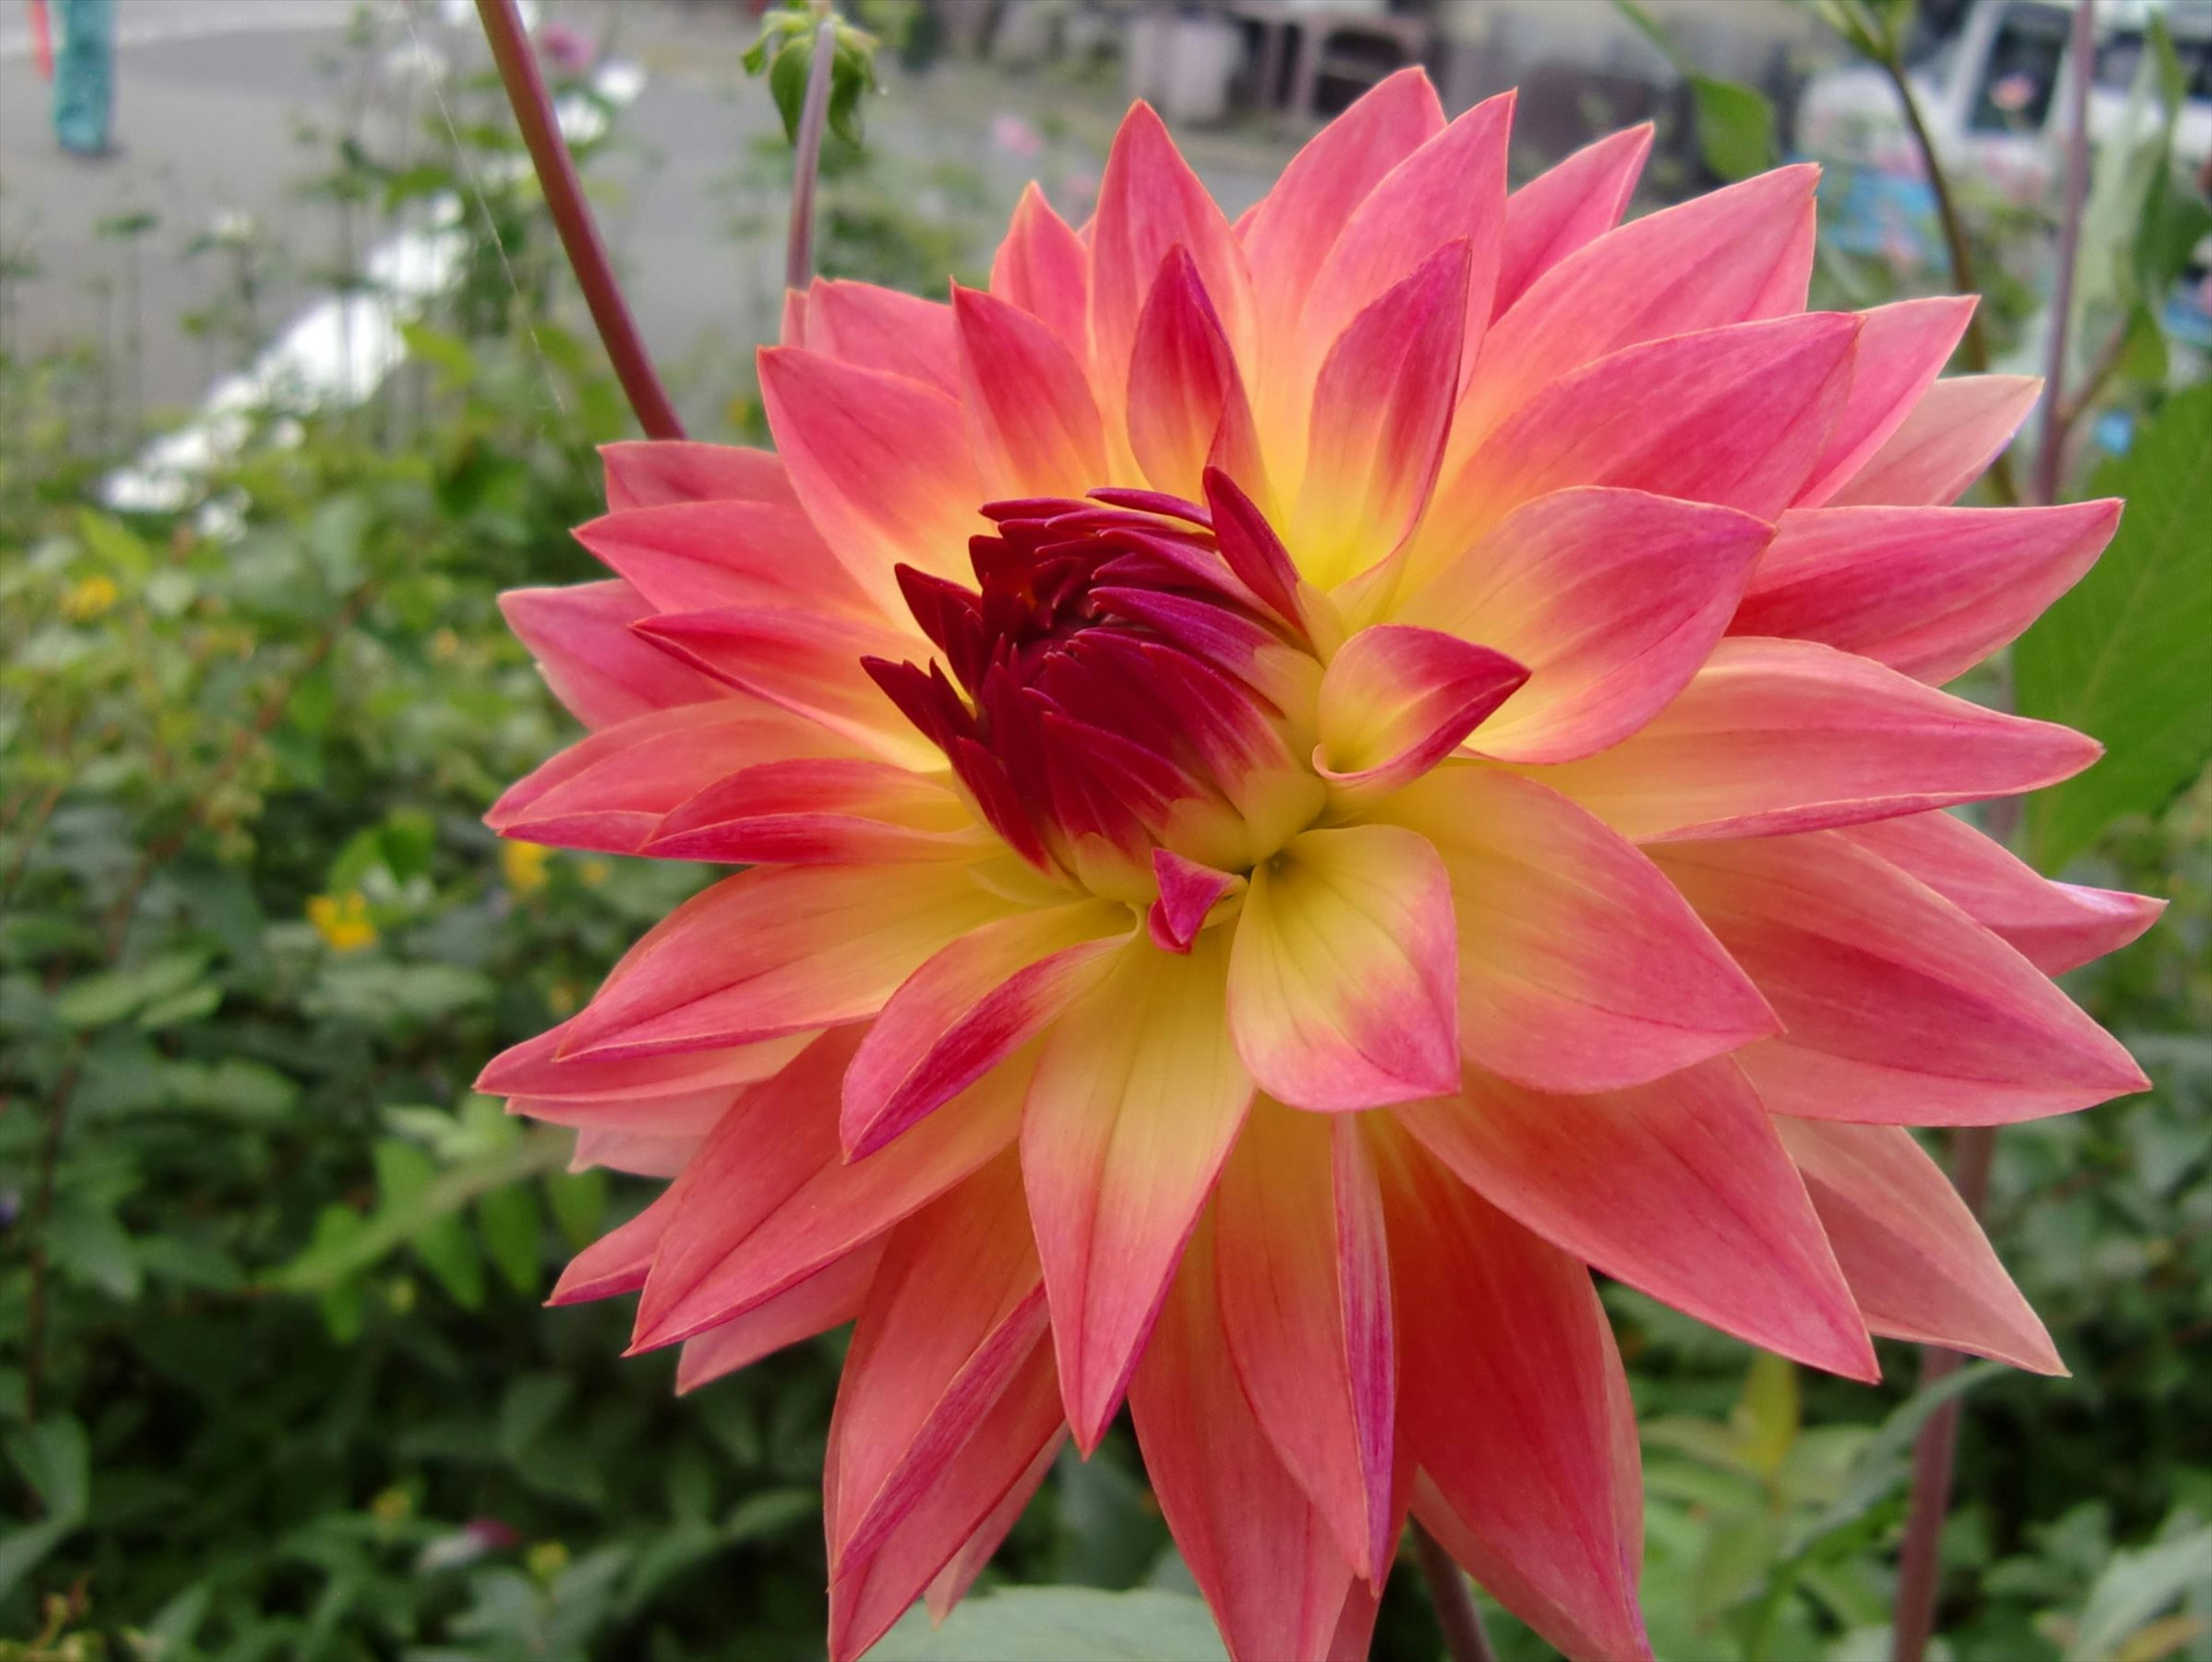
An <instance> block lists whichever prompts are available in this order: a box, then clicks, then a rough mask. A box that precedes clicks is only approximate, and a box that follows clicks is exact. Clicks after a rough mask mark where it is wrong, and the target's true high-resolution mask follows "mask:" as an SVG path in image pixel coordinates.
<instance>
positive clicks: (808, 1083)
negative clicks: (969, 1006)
mask: <svg viewBox="0 0 2212 1662" xmlns="http://www.w3.org/2000/svg"><path fill="white" fill-rule="evenodd" d="M855 1038H856V1035H854V1034H852V1033H848V1032H840V1033H830V1034H828V1035H825V1036H824V1037H823V1038H821V1039H819V1040H817V1041H816V1044H815V1045H814V1047H813V1048H812V1049H811V1050H808V1051H807V1052H806V1053H805V1054H804V1055H802V1056H800V1057H799V1060H798V1061H797V1062H793V1064H792V1065H791V1067H790V1068H788V1069H787V1070H786V1071H785V1072H784V1073H782V1074H781V1075H777V1076H776V1077H775V1079H773V1080H769V1081H765V1082H764V1083H763V1084H760V1085H757V1086H754V1087H752V1088H751V1089H750V1090H749V1091H748V1092H747V1093H745V1095H744V1096H743V1097H741V1098H740V1099H738V1104H737V1105H736V1106H735V1107H734V1108H732V1110H731V1111H730V1112H729V1113H728V1114H727V1115H726V1116H725V1117H724V1118H723V1120H722V1122H721V1123H720V1124H719V1125H717V1126H716V1127H715V1128H714V1132H713V1133H712V1134H711V1135H709V1136H708V1139H707V1141H706V1144H705V1145H704V1146H703V1147H702V1148H701V1149H700V1151H699V1153H698V1154H696V1156H695V1157H694V1158H693V1159H692V1161H691V1163H690V1165H689V1166H686V1167H685V1168H684V1174H683V1175H682V1176H681V1177H679V1178H677V1180H676V1182H675V1183H674V1184H672V1185H671V1187H670V1188H669V1190H668V1191H667V1194H666V1195H665V1196H663V1197H662V1200H661V1201H660V1202H656V1208H658V1207H659V1206H663V1205H665V1206H670V1207H671V1208H672V1210H673V1220H672V1221H671V1223H670V1225H669V1227H668V1229H667V1232H666V1233H665V1235H664V1236H663V1237H662V1239H661V1242H660V1245H659V1251H658V1253H657V1255H656V1256H655V1257H654V1258H653V1270H652V1274H651V1275H650V1277H649V1278H648V1279H647V1282H646V1286H645V1294H644V1296H643V1297H642V1298H641V1299H640V1300H638V1312H637V1327H636V1330H635V1334H634V1335H633V1337H632V1349H633V1350H649V1349H653V1348H656V1347H658V1346H660V1345H665V1344H673V1343H675V1342H677V1341H678V1340H679V1339H688V1338H690V1337H692V1336H694V1335H696V1334H699V1333H703V1332H705V1331H706V1330H708V1329H709V1328H711V1327H714V1326H717V1325H719V1324H721V1323H723V1322H726V1321H728V1320H730V1319H731V1318H733V1317H736V1316H741V1315H743V1314H744V1312H747V1311H749V1310H752V1309H756V1308H757V1307H759V1306H763V1305H765V1304H766V1303H768V1301H769V1300H771V1299H773V1298H775V1297H776V1296H777V1295H778V1294H781V1293H784V1292H786V1291H787V1290H789V1289H790V1288H793V1287H794V1286H796V1285H798V1284H799V1282H803V1281H805V1280H806V1279H807V1278H808V1277H809V1276H811V1275H816V1274H817V1273H818V1272H819V1271H821V1270H822V1269H824V1268H825V1267H826V1266H828V1265H829V1264H831V1263H836V1261H837V1260H838V1259H840V1258H842V1257H844V1256H845V1255H846V1254H848V1253H849V1252H851V1251H854V1249H855V1248H858V1247H860V1246H863V1245H866V1243H867V1242H869V1241H871V1240H872V1239H875V1238H876V1237H877V1236H878V1235H880V1234H882V1233H884V1231H885V1230H887V1229H889V1228H890V1227H891V1226H892V1225H894V1224H896V1223H897V1222H898V1221H900V1220H901V1219H902V1218H905V1217H908V1216H909V1215H912V1214H913V1213H915V1212H916V1211H918V1210H920V1209H921V1208H922V1207H924V1206H927V1204H928V1203H929V1202H931V1201H933V1200H934V1199H936V1198H937V1196H939V1195H941V1194H943V1193H944V1192H945V1190H948V1189H950V1188H951V1187H952V1186H953V1185H954V1184H957V1183H958V1182H959V1181H960V1180H961V1179H962V1178H965V1177H966V1176H968V1175H969V1173H970V1172H974V1171H975V1170H977V1169H978V1168H980V1167H981V1166H983V1165H984V1164H985V1163H986V1162H987V1161H988V1160H990V1159H991V1158H992V1157H993V1156H994V1155H995V1154H998V1153H999V1152H1000V1150H1002V1149H1004V1148H1006V1147H1007V1146H1008V1144H1010V1143H1011V1142H1012V1141H1013V1137H1014V1133H1015V1126H1016V1120H1017V1117H1018V1113H1019V1109H1020V1102H1021V1093H1022V1090H1023V1089H1024V1087H1025V1086H1026V1085H1027V1083H1028V1080H1029V1073H1028V1068H1027V1064H1026V1062H1025V1060H1023V1059H1018V1060H1017V1061H1016V1062H1010V1063H1008V1064H1007V1065H1006V1067H1005V1068H1000V1070H999V1071H998V1072H996V1073H994V1074H991V1075H987V1076H986V1077H984V1078H983V1079H981V1080H980V1081H977V1082H976V1083H975V1085H973V1086H970V1087H969V1088H968V1090H967V1091H965V1092H963V1093H962V1094H961V1095H960V1096H959V1097H958V1098H957V1099H954V1100H953V1101H951V1102H949V1103H947V1104H945V1106H944V1107H942V1108H940V1109H939V1110H938V1111H937V1112H935V1113H934V1114H932V1115H931V1116H930V1117H928V1118H927V1119H926V1120H924V1121H923V1122H922V1123H921V1124H919V1125H917V1126H915V1128H914V1129H913V1130H912V1131H910V1132H908V1134H907V1135H905V1136H904V1137H902V1138H901V1139H900V1140H899V1141H898V1143H897V1145H896V1147H895V1148H889V1149H886V1150H884V1152H883V1153H882V1154H877V1155H875V1156H873V1157H872V1158H871V1159H868V1160H855V1161H853V1162H851V1163H850V1164H848V1163H847V1162H846V1161H845V1160H844V1159H843V1157H842V1154H840V1152H839V1150H838V1148H837V1081H838V1079H839V1077H840V1076H841V1075H842V1073H843V1072H844V1069H845V1067H846V1065H847V1064H848V1062H850V1060H851V1058H852V1054H853V1048H854V1040H855ZM932 1573H934V1566H933V1567H932Z"/></svg>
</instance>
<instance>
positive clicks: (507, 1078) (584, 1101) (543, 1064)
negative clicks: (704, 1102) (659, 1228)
mask: <svg viewBox="0 0 2212 1662" xmlns="http://www.w3.org/2000/svg"><path fill="white" fill-rule="evenodd" d="M571 1020H573V1018H571ZM568 1027H569V1023H568V1022H565V1021H564V1022H562V1024H561V1025H560V1026H557V1027H549V1028H547V1029H546V1030H545V1031H544V1032H542V1033H540V1034H538V1037H537V1038H526V1039H525V1040H523V1041H522V1043H521V1044H516V1045H513V1046H511V1047H509V1048H508V1049H507V1050H502V1051H501V1052H500V1054H499V1055H497V1056H494V1057H493V1058H492V1059H491V1060H490V1061H489V1062H487V1063H485V1064H484V1069H483V1072H482V1073H481V1074H479V1075H477V1081H476V1088H477V1090H479V1091H482V1092H483V1093H484V1094H485V1095H487V1096H495V1097H513V1098H516V1099H527V1100H529V1101H530V1102H532V1104H533V1105H542V1106H547V1107H550V1106H555V1105H568V1106H570V1107H574V1108H576V1109H578V1110H582V1109H585V1108H606V1109H609V1110H611V1111H623V1110H635V1111H640V1112H642V1111H645V1110H646V1107H647V1105H649V1104H651V1103H653V1102H656V1101H659V1100H662V1099H678V1100H687V1101H688V1100H689V1099H691V1098H694V1097H697V1096H699V1095H701V1094H702V1093H706V1094H714V1093H719V1094H720V1098H721V1100H722V1102H723V1103H724V1104H725V1105H726V1104H727V1103H728V1101H729V1099H730V1098H731V1096H732V1094H733V1093H734V1088H735V1087H738V1086H739V1085H750V1083H752V1081H755V1080H758V1079H766V1078H767V1077H768V1076H769V1075H770V1074H774V1073H779V1072H781V1070H782V1068H783V1066H784V1064H785V1063H786V1062H789V1061H790V1060H791V1059H792V1057H793V1056H797V1055H798V1054H799V1051H800V1050H803V1049H805V1042H806V1040H805V1036H804V1035H794V1036H793V1037H789V1038H771V1039H763V1041H761V1042H760V1043H759V1044H741V1045H738V1046H735V1047H733V1048H732V1049H729V1050H690V1051H686V1052H684V1053H683V1054H682V1055H679V1056H647V1057H642V1058H640V1059H637V1060H635V1061H623V1062H600V1061H594V1060H592V1059H591V1058H590V1057H572V1058H568V1059H565V1060H564V1059H563V1058H562V1056H561V1055H560V1050H561V1046H562V1044H565V1043H566V1042H567V1040H568ZM540 1117H544V1118H551V1119H554V1120H555V1121H556V1123H578V1122H575V1121H573V1120H563V1119H561V1118H560V1117H559V1116H558V1115H557V1114H544V1115H541V1116H540ZM718 1117H719V1116H718ZM709 1123H711V1122H709ZM684 1124H685V1125H687V1126H688V1125H689V1124H690V1121H689V1120H687V1121H685V1122H684ZM657 1129H664V1130H672V1129H678V1128H677V1127H676V1126H674V1125H672V1124H671V1125H663V1126H660V1127H659V1128H657ZM701 1129H704V1128H703V1127H702V1128H701Z"/></svg>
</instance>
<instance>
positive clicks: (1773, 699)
mask: <svg viewBox="0 0 2212 1662" xmlns="http://www.w3.org/2000/svg"><path fill="white" fill-rule="evenodd" d="M2099 751H2100V746H2099V745H2098V744H2097V743H2096V741H2095V740H2092V739H2088V738H2085V737H2083V736H2082V735H2081V734H2078V733H2075V732H2074V731H2073V730H2072V729H2071V728H2062V727H2055V726H2053V725H2052V724H2051V723H2050V722H2048V721H2024V720H2022V719H2021V718H2020V717H2018V716H2015V715H2000V714H1998V713H1997V712H1996V711H1995V710H1991V709H1984V708H1983V707H1982V706H1981V705H1979V704H1975V703H1968V702H1967V701H1966V700H1965V699H1963V698H1954V697H1951V696H1950V695H1949V694H1948V693H1942V692H1938V691H1936V690H1935V689H1934V688H1932V687H1925V686H1923V685H1920V684H1919V683H1918V682H1917V681H1913V680H1910V679H1906V678H1905V676H1902V675H1899V673H1897V672H1896V671H1894V670H1891V669H1884V668H1883V667H1881V665H1879V664H1876V663H1874V662H1871V661H1869V660H1867V659H1864V658H1858V657H1854V656H1852V655H1851V654H1848V653H1843V652H1838V651H1836V650H1835V649H1834V648H1832V647H1824V646H1820V645H1817V644H1815V643H1814V642H1810V641H1773V640H1765V639H1760V638H1756V637H1747V636H1737V637H1734V638H1731V639H1729V640H1725V641H1723V642H1721V643H1720V645H1719V647H1718V648H1717V649H1716V650H1715V651H1714V653H1713V655H1712V658H1711V661H1709V662H1708V663H1707V664H1706V666H1705V668H1704V669H1702V670H1700V671H1699V673H1698V674H1697V676H1696V677H1695V678H1694V679H1692V681H1691V682H1690V685H1688V687H1686V689H1685V690H1684V691H1683V692H1682V695H1681V697H1679V698H1677V699H1675V700H1674V703H1672V704H1670V705H1668V707H1667V709H1664V710H1663V711H1662V712H1661V713H1660V715H1658V716H1657V717H1656V719H1655V720H1654V721H1651V722H1650V724H1649V725H1648V726H1646V727H1645V728H1644V729H1643V731H1641V732H1640V733H1638V734H1636V735H1635V736H1634V737H1633V738H1632V739H1629V740H1626V741H1624V742H1623V743H1620V744H1618V745H1615V746H1613V748H1612V749H1611V750H1608V751H1605V752H1601V753H1600V754H1598V755H1596V756H1593V757H1590V758H1588V759H1587V760H1584V761H1580V762H1570V763H1567V764H1565V765H1563V766H1560V767H1557V768H1547V769H1545V770H1544V771H1543V775H1542V776H1543V779H1544V782H1545V783H1547V784H1548V785H1550V786H1552V787H1553V788H1555V789H1558V790H1562V791H1565V793H1566V794H1568V795H1570V796H1571V797H1573V798H1574V799H1575V800H1576V801H1577V802H1580V803H1581V804H1582V805H1583V807H1587V808H1589V809H1590V810H1591V811H1592V812H1593V813H1596V814H1597V815H1599V817H1601V819H1604V820H1605V822H1606V823H1607V825H1611V826H1612V827H1613V829H1614V830H1616V831H1620V833H1621V834H1622V835H1623V836H1626V837H1634V838H1637V839H1638V840H1639V841H1649V840H1651V839H1654V838H1659V837H1751V836H1762V837H1764V836H1772V835H1775V834H1777V833H1778V832H1783V831H1809V830H1814V829H1817V828H1820V827H1822V826H1827V825H1855V824H1858V823H1860V822H1863V821H1865V820H1869V819H1887V818H1889V817H1891V816H1893V815H1895V814H1900V813H1914V812H1916V811H1917V810H1919V809H1921V808H1929V807H1944V806H1947V805H1948V804H1951V803H1954V802H1972V801H1979V800H1981V799H1982V798H1984V797H1989V796H2009V795H2013V794H2017V793H2020V792H2022V791H2029V790H2034V789H2037V788H2039V787H2041V786H2044V785H2049V784H2055V783H2056V782H2057V781H2059V780H2061V779H2065V778H2069V777H2070V776H2073V775H2075V774H2076V773H2079V772H2080V771H2081V770H2082V769H2083V768H2085V767H2087V766H2088V765H2089V764H2090V763H2091V762H2093V761H2094V760H2095V759H2096V758H2097V756H2098V753H2099Z"/></svg>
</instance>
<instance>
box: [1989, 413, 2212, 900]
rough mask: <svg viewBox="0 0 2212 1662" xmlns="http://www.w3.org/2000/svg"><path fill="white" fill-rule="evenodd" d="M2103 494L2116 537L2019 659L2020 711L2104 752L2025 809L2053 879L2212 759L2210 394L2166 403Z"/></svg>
mask: <svg viewBox="0 0 2212 1662" xmlns="http://www.w3.org/2000/svg"><path fill="white" fill-rule="evenodd" d="M2092 484H2093V489H2094V490H2095V491H2096V492H2097V493H2098V494H2100V495H2112V496H2124V497H2125V498H2126V499H2127V504H2128V506H2127V511H2126V513H2125V514H2124V515H2123V516H2122V518H2121V521H2120V528H2119V532H2118V534H2117V535H2116V536H2115V537H2114V538H2113V539H2112V546H2111V547H2109V548H2107V549H2106V551H2105V556H2104V557H2103V558H2102V559H2101V560H2100V561H2099V562H2098V563H2097V564H2096V566H2095V568H2094V569H2092V570H2091V571H2090V573H2089V575H2087V576H2086V577H2084V578H2083V579H2082V580H2081V582H2080V583H2079V584H2077V585H2076V586H2075V588H2074V589H2073V591H2072V592H2071V593H2070V594H2065V595H2063V596H2061V597H2060V599H2059V600H2058V601H2057V604H2056V605H2054V606H2052V607H2051V610H2050V611H2049V612H2045V614H2044V615H2043V618H2042V620H2041V621H2040V622H2039V623H2038V624H2036V625H2035V626H2034V627H2033V629H2031V630H2028V632H2027V634H2026V635H2024V636H2021V639H2020V642H2019V643H2018V644H2017V645H2016V646H2015V648H2013V682H2014V687H2015V699H2016V703H2017V708H2018V709H2019V710H2020V713H2021V715H2033V716H2035V717H2037V718H2039V720H2042V721H2062V722H2064V723H2065V724H2066V725H2067V726H2069V727H2073V728H2080V729H2081V731H2083V732H2084V733H2087V734H2089V735H2090V736H2091V737H2092V738H2094V739H2097V740H2101V741H2102V742H2103V744H2104V746H2105V757H2104V759H2103V760H2102V761H2100V762H2099V763H2098V764H2096V765H2095V766H2093V767H2092V768H2091V769H2090V770H2088V771H2087V772H2086V773H2083V774H2081V775H2078V776H2075V778H2072V779H2069V780H2068V781H2067V782H2065V783H2063V784H2062V785H2059V786H2057V787H2056V788H2053V789H2051V790H2047V791H2044V792H2041V793H2039V794H2038V795H2037V796H2035V797H2034V798H2033V800H2032V801H2030V803H2029V805H2028V813H2027V825H2028V835H2029V842H2030V844H2031V846H2032V848H2033V851H2034V855H2035V859H2036V862H2037V863H2038V864H2039V865H2040V866H2042V867H2043V868H2044V869H2045V870H2046V871H2056V870H2057V869H2059V868H2061V867H2063V865H2064V864H2065V863H2066V862H2067V861H2069V860H2070V859H2072V858H2073V857H2074V855H2077V854H2079V853H2080V852H2081V850H2082V849H2085V848H2087V846H2088V844H2089V843H2090V842H2091V840H2092V839H2093V838H2094V837H2096V835H2097V833H2098V832H2100V831H2102V830H2103V829H2104V828H2105V827H2106V825H2109V824H2110V823H2111V822H2112V820H2113V819H2117V818H2118V816H2119V815H2121V814H2124V813H2156V812H2157V811H2158V810H2159V809H2160V808H2162V807H2165V806H2166V803H2167V802H2168V801H2172V798H2173V797H2174V795H2175V794H2177V793H2179V791H2181V790H2182V789H2184V788H2185V787H2187V785H2188V784H2189V782H2191V780H2193V779H2194V778H2196V777H2197V774H2198V773H2199V772H2200V771H2201V770H2203V766H2204V763H2205V760H2206V758H2207V757H2208V756H2212V721H2206V720H2205V718H2204V709H2205V689H2206V688H2207V687H2212V536H2208V535H2207V534H2206V533H2205V527H2207V526H2208V525H2212V382H2207V383H2204V384H2202V385H2199V386H2197V387H2191V388H2190V389H2189V390H2188V391H2187V392H2185V393H2177V394H2176V395H2175V396H2174V397H2172V399H2168V400H2167V401H2166V407H2165V409H2164V410H2162V411H2160V413H2159V415H2158V417H2156V418H2155V419H2154V420H2153V421H2152V422H2151V423H2149V424H2148V426H2146V427H2145V428H2144V429H2142V432H2141V433H2140V434H2139V435H2137V437H2136V443H2135V447H2134V448H2133V449H2131V450H2130V452H2129V453H2128V454H2126V455H2125V456H2122V457H2119V458H2118V459H2116V460H2113V461H2111V462H2108V463H2107V464H2106V466H2103V467H2101V468H2100V469H2099V470H2098V472H2097V476H2096V478H2095V479H2094V480H2093V482H2092Z"/></svg>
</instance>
